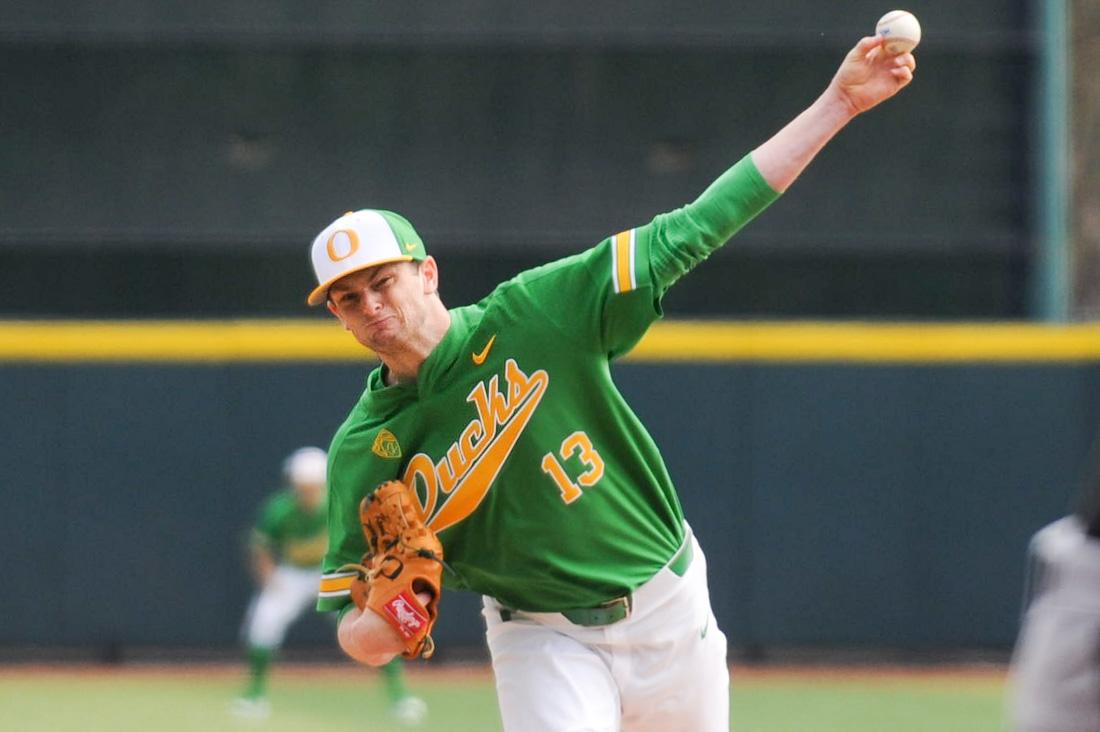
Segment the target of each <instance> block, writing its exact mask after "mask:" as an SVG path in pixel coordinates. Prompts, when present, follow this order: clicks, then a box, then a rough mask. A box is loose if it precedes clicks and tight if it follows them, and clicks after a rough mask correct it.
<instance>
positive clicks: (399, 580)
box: [348, 480, 443, 658]
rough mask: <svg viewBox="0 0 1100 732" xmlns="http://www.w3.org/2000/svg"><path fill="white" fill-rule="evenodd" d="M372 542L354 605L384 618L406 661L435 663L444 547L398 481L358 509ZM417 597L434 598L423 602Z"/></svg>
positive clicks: (381, 488)
mask: <svg viewBox="0 0 1100 732" xmlns="http://www.w3.org/2000/svg"><path fill="white" fill-rule="evenodd" d="M359 521H360V523H362V525H363V535H364V536H365V537H366V540H367V547H368V549H367V553H366V554H364V555H363V559H362V564H361V565H356V564H353V565H348V569H354V570H356V571H357V572H358V573H359V576H358V577H357V578H356V579H355V580H354V581H353V582H352V586H351V599H352V602H354V603H355V606H356V607H358V608H359V609H360V610H363V611H365V610H366V609H367V608H369V609H370V610H372V611H373V612H375V613H377V614H378V615H380V616H381V617H382V618H383V619H384V620H385V621H386V622H387V623H389V624H390V626H391V627H392V628H393V629H394V630H396V631H397V633H398V635H400V636H401V638H402V639H403V640H404V641H405V651H404V652H403V653H402V654H401V655H403V656H404V657H405V658H416V657H417V656H423V657H424V658H431V656H432V654H433V653H434V652H435V642H434V641H433V640H432V636H431V632H432V626H434V625H435V620H436V617H437V615H438V614H439V594H440V584H441V582H442V579H443V545H442V544H441V543H440V542H439V538H438V537H436V535H435V532H434V531H432V530H431V529H430V528H428V527H427V526H426V525H425V524H424V521H423V520H422V519H421V516H420V507H419V504H418V503H417V501H416V496H415V495H414V494H413V492H412V490H411V489H409V487H408V486H406V485H405V484H404V483H402V482H400V481H397V480H388V481H386V482H385V483H383V484H382V485H380V486H378V488H376V489H375V490H374V492H373V493H371V494H370V495H368V496H367V497H366V498H364V499H363V500H362V502H361V503H360V504H359ZM418 593H423V594H427V595H429V596H430V599H429V600H428V601H427V602H421V600H420V598H418V597H417V594H418Z"/></svg>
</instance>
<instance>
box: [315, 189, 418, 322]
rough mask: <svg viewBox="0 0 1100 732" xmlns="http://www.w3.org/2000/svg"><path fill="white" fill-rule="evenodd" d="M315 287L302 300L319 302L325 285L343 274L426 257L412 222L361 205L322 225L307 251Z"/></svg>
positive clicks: (325, 294)
mask: <svg viewBox="0 0 1100 732" xmlns="http://www.w3.org/2000/svg"><path fill="white" fill-rule="evenodd" d="M310 256H311V258H312V260H313V274H314V275H316V276H317V287H315V288H314V289H313V291H312V292H311V293H309V297H308V298H307V299H306V302H308V303H309V304H310V305H320V304H321V303H323V302H324V301H325V299H326V298H327V297H328V288H329V287H331V286H332V283H333V282H335V281H336V280H338V279H340V278H341V277H343V276H344V275H349V274H351V273H352V272H358V271H359V270H361V269H367V268H368V267H374V266H377V265H379V264H387V263H389V262H408V261H412V260H414V259H416V260H420V259H424V257H426V256H428V254H427V252H425V251H424V242H422V241H420V235H419V234H417V233H416V230H415V229H413V227H412V224H410V223H409V222H408V220H406V219H405V218H404V217H403V216H401V215H399V214H395V213H394V212H393V211H381V210H377V209H370V208H365V209H363V210H361V211H348V212H347V213H346V214H344V215H343V216H341V217H340V218H338V219H336V220H335V221H333V222H332V223H331V224H329V225H328V226H326V227H325V229H324V231H322V232H321V233H320V234H318V235H317V238H315V239H314V240H313V248H312V249H311V250H310Z"/></svg>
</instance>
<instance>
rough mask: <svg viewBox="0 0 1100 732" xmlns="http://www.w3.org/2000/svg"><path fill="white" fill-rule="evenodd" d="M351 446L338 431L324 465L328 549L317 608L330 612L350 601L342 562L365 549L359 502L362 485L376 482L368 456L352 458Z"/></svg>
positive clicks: (359, 555) (347, 575)
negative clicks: (365, 457) (326, 480)
mask: <svg viewBox="0 0 1100 732" xmlns="http://www.w3.org/2000/svg"><path fill="white" fill-rule="evenodd" d="M353 452H354V448H353V447H349V446H348V443H347V441H346V440H343V439H341V437H340V436H339V435H338V436H337V439H335V440H334V441H333V445H332V447H331V448H330V450H329V468H328V490H329V493H328V551H327V552H326V553H325V559H324V561H323V562H322V565H321V584H320V587H319V588H318V593H317V610H318V611H320V612H333V611H336V610H340V609H342V608H343V607H345V606H346V605H347V604H348V603H349V602H350V601H351V582H352V580H353V579H354V578H355V576H356V572H354V571H341V570H340V568H341V567H343V566H344V565H346V564H358V563H359V561H360V560H361V559H362V557H363V554H364V553H365V552H366V551H367V543H366V539H364V538H363V528H362V526H360V524H359V502H360V500H362V496H363V486H366V485H371V486H373V485H377V484H378V483H379V482H380V481H381V478H379V479H378V480H374V478H373V477H372V476H371V475H369V472H370V465H371V464H372V463H373V461H372V460H370V459H365V460H364V459H356V457H355V455H353V454H352V453H353Z"/></svg>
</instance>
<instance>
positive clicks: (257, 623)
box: [244, 564, 321, 649]
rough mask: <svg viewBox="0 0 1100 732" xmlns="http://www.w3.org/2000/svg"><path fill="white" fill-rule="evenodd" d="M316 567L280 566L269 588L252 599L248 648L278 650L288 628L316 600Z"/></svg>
mask: <svg viewBox="0 0 1100 732" xmlns="http://www.w3.org/2000/svg"><path fill="white" fill-rule="evenodd" d="M320 578H321V570H320V569H319V568H317V567H306V568H302V567H291V566H289V565H285V564H283V565H279V566H278V567H277V568H276V569H275V572H274V573H273V574H272V575H271V579H270V580H269V581H268V583H267V585H266V586H265V587H264V588H263V589H262V590H261V591H260V593H259V594H258V595H256V597H254V598H253V600H252V605H251V606H250V607H249V610H248V614H247V615H246V616H245V621H244V637H245V640H246V641H247V643H248V645H250V646H253V647H257V648H270V649H275V648H278V647H280V646H281V645H282V644H283V639H284V638H285V637H286V631H287V628H289V627H290V624H291V623H293V622H294V621H295V620H296V619H297V618H298V617H299V616H301V614H302V613H303V612H305V610H306V608H308V607H311V606H312V605H313V603H315V602H316V601H317V583H318V582H319V581H320Z"/></svg>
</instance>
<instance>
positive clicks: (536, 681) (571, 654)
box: [483, 598, 620, 732]
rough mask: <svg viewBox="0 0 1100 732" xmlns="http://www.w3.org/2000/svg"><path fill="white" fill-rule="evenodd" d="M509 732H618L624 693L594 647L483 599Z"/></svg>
mask: <svg viewBox="0 0 1100 732" xmlns="http://www.w3.org/2000/svg"><path fill="white" fill-rule="evenodd" d="M483 615H484V617H485V622H486V625H487V628H488V630H487V633H486V638H487V639H488V642H489V651H490V653H491V654H492V658H493V676H494V678H495V679H496V687H497V702H498V704H499V705H500V716H501V721H502V722H503V723H504V730H505V732H618V730H619V708H620V702H619V692H618V689H617V687H616V686H615V681H614V679H613V678H612V676H611V671H610V669H609V662H608V659H607V658H606V655H605V654H601V653H600V652H599V651H598V650H596V649H595V648H594V647H593V646H591V645H587V644H585V643H582V642H581V641H579V640H577V639H575V638H571V637H570V636H568V635H565V634H563V633H559V632H557V631H556V630H554V629H553V628H549V627H546V626H544V625H540V624H538V623H535V622H532V621H530V620H527V619H522V618H513V619H512V620H509V621H507V622H504V621H502V620H501V619H500V606H499V605H497V604H496V603H495V602H493V601H492V600H491V599H489V598H486V599H485V601H484V610H483Z"/></svg>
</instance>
